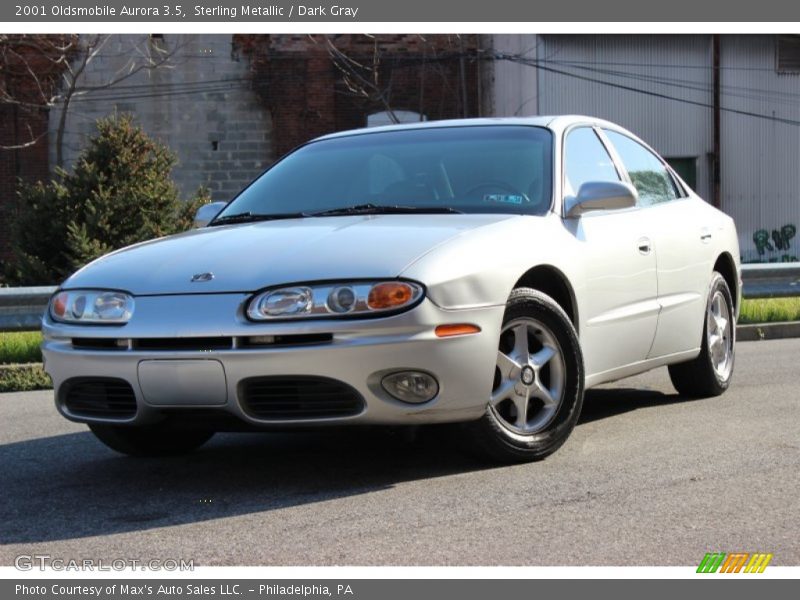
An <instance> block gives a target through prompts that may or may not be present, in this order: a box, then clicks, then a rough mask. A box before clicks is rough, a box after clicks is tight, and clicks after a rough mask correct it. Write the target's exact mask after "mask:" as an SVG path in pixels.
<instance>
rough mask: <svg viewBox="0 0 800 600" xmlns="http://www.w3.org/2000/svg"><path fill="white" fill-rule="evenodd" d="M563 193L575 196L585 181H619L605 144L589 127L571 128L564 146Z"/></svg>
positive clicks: (619, 178)
mask: <svg viewBox="0 0 800 600" xmlns="http://www.w3.org/2000/svg"><path fill="white" fill-rule="evenodd" d="M564 174H565V175H566V178H565V179H566V181H565V182H564V183H565V186H566V189H565V194H566V195H567V196H575V195H576V194H577V193H578V190H580V189H581V186H582V185H583V184H584V183H586V182H587V181H621V177H620V176H619V173H617V169H616V167H615V166H614V161H612V160H611V156H609V154H608V152H607V151H606V148H605V146H603V143H602V142H601V141H600V138H599V137H597V134H596V133H595V132H594V129H592V128H591V127H580V128H578V129H573V130H572V131H570V132H569V134H567V143H566V146H565V147H564Z"/></svg>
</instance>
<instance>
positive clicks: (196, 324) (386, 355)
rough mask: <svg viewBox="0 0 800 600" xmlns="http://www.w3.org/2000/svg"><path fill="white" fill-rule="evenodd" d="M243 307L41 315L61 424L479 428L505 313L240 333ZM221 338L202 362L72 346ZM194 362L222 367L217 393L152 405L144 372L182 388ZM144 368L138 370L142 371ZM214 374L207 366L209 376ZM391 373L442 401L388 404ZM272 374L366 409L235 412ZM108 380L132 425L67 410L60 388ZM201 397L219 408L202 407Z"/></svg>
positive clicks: (212, 298) (187, 300)
mask: <svg viewBox="0 0 800 600" xmlns="http://www.w3.org/2000/svg"><path fill="white" fill-rule="evenodd" d="M248 297H249V296H248V295H246V294H208V295H186V296H150V297H138V298H137V299H136V313H135V315H134V318H133V319H132V320H131V322H129V323H128V324H126V325H124V326H76V325H65V324H62V323H57V322H53V321H52V320H51V319H50V318H49V316H46V317H45V320H44V324H43V332H44V343H43V345H42V350H43V354H44V360H45V370H46V371H47V373H48V374H49V375H50V377H51V378H52V379H53V384H54V388H55V399H56V406H57V407H58V410H59V411H60V412H61V414H63V415H64V416H65V417H66V418H68V419H70V420H74V421H79V422H89V423H90V422H97V423H120V424H123V423H124V424H130V425H142V424H147V423H154V422H158V421H160V420H161V419H163V418H165V414H166V413H167V412H168V413H169V414H170V415H171V418H178V419H180V415H181V414H185V415H186V416H187V417H188V416H190V415H191V414H192V413H193V412H198V411H203V412H205V413H207V412H208V411H209V409H210V408H212V409H213V411H212V412H217V414H220V415H221V416H223V415H224V416H226V417H227V418H228V419H230V417H234V418H235V419H236V420H238V421H239V422H242V423H244V424H246V425H247V426H250V427H256V428H259V427H262V428H269V429H272V428H275V427H276V426H277V427H291V426H298V425H303V426H305V425H324V424H335V423H342V424H344V423H353V424H423V423H442V422H457V421H468V420H472V419H477V418H479V417H480V416H481V415H482V414H483V413H484V411H485V408H486V404H487V401H488V398H489V394H490V391H491V387H492V378H493V375H494V365H495V361H496V354H497V340H498V336H499V331H500V326H501V322H502V317H503V311H504V307H503V306H492V307H484V308H479V309H469V310H445V309H442V308H440V307H438V306H436V305H435V304H433V303H432V302H431V301H430V300H427V299H426V300H423V302H421V303H420V304H419V305H418V306H416V307H415V308H413V309H412V310H410V311H408V312H405V313H402V314H398V315H394V316H389V317H383V318H373V319H358V320H355V319H354V320H335V319H328V320H317V321H295V322H284V323H264V324H261V323H251V322H248V321H247V320H246V319H245V318H244V316H243V312H242V308H243V306H244V303H245V301H246V299H247V298H248ZM454 323H472V324H475V325H478V326H479V327H480V329H481V331H480V333H476V334H472V335H464V336H457V337H450V338H438V337H437V336H436V335H435V333H434V329H435V327H436V326H438V325H443V324H454ZM320 334H325V335H326V336H328V340H329V341H325V342H321V343H313V342H312V343H301V344H297V345H291V344H289V345H284V346H280V347H266V346H264V347H250V346H247V347H245V346H242V345H240V344H238V343H237V341H236V340H241V339H245V338H252V336H309V335H310V336H314V335H320ZM220 336H227V337H230V338H232V339H233V340H234V343H233V346H232V347H231V348H228V349H216V350H202V351H200V350H191V349H190V350H187V349H178V348H173V349H158V350H152V349H148V350H145V349H142V348H139V347H137V346H136V344H134V343H130V344H128V345H127V346H126V347H125V346H123V347H120V348H117V347H110V348H107V349H106V348H98V349H86V348H85V347H82V346H80V345H77V347H76V344H77V342H76V343H75V344H74V343H73V340H82V341H83V343H84V344H85V341H86V340H87V339H89V340H94V341H96V340H98V339H103V340H127V341H128V342H131V341H132V340H148V339H153V338H160V339H162V340H163V339H175V340H185V339H186V338H208V337H217V338H218V337H220ZM290 339H291V338H290ZM297 339H301V338H297ZM170 361H171V362H170ZM179 361H180V362H179ZM187 361H188V362H187ZM195 361H198V362H195ZM199 361H216V363H218V364H219V365H220V367H221V369H219V370H220V372H221V375H220V376H219V377H218V378H217V380H216V381H217V384H218V385H217V388H218V393H217V392H210V391H209V390H212V389H214V385H213V382H209V381H208V380H207V379H206V378H204V377H202V376H200V377H197V380H196V381H192V380H189V381H183V382H182V383H181V386H180V389H181V390H182V391H181V392H180V397H175V398H174V402H172V401H170V399H169V398H167V399H166V400H165V398H163V397H158V398H155V396H158V394H157V393H154V391H153V390H154V384H153V380H152V378H151V379H150V380H149V381H144V380H143V377H149V375H147V373H148V372H150V371H152V368H151V367H152V365H156V366H159V365H160V366H165V367H166V368H167V372H169V369H173V371H174V373H175V375H176V376H177V377H181V376H182V375H184V374H186V373H191V372H192V371H191V368H189V367H190V366H191V365H200V364H201V363H200V362H199ZM204 364H208V363H204ZM143 365H147V368H146V369H143ZM184 365H185V366H186V367H187V368H184V367H183V366H184ZM216 369H217V367H216V365H215V366H214V369H212V370H211V371H214V370H216ZM400 370H420V371H425V372H428V373H431V374H433V375H434V376H435V377H436V379H437V381H438V383H439V393H438V394H437V395H436V397H435V398H433V399H432V400H430V401H428V402H426V403H424V404H419V405H414V404H407V403H403V402H400V401H398V400H395V399H394V398H392V397H391V396H390V395H389V394H388V393H386V392H385V390H383V389H382V387H381V386H380V380H381V379H382V377H383V376H384V375H386V374H388V373H389V372H393V371H400ZM200 371H203V369H200ZM207 371H208V370H207V369H206V370H205V371H203V372H207ZM272 375H274V376H278V375H281V376H314V377H324V378H330V379H332V380H336V381H339V382H343V383H345V384H347V385H349V386H351V387H352V388H354V389H355V390H356V391H357V392H358V393H359V394H360V395H361V396H362V397H363V400H364V405H363V410H361V411H360V412H358V414H352V415H347V416H341V417H339V416H337V417H324V418H316V417H312V418H304V417H299V416H294V417H291V418H280V419H272V418H261V417H258V416H256V415H254V414H253V413H252V411H248V410H247V409H246V407H245V406H243V403H242V401H241V400H242V399H241V397H240V396H241V389H242V386H241V383H242V381H244V380H246V379H248V378H253V377H262V376H272ZM108 377H111V378H116V379H121V380H124V381H125V382H127V383H128V384H130V386H131V388H132V389H133V393H134V395H135V398H136V411H135V415H133V416H131V417H126V418H124V419H117V418H109V417H107V416H88V415H86V414H75V413H74V412H72V411H70V409H69V408H68V407H67V406H66V405H65V402H64V391H65V389H66V387H67V386H65V383H67V384H69V382H71V381H75V380H76V378H108ZM184 379H186V378H185V377H184ZM190 379H191V378H190ZM156 387H158V385H157V384H156ZM210 394H211V395H214V398H217V397H218V399H217V400H215V399H214V398H209V395H210ZM162 396H163V395H162ZM198 399H200V400H201V401H199V402H198Z"/></svg>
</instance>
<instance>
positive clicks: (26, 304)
mask: <svg viewBox="0 0 800 600" xmlns="http://www.w3.org/2000/svg"><path fill="white" fill-rule="evenodd" d="M742 279H743V280H744V289H743V290H742V292H743V294H744V297H745V298H784V297H789V296H800V263H769V264H757V265H742ZM55 290H56V288H55V287H25V288H0V331H32V330H35V329H39V327H41V324H42V315H43V314H44V310H45V308H47V302H48V300H49V299H50V296H51V295H52V294H53V292H55Z"/></svg>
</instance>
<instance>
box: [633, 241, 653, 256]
mask: <svg viewBox="0 0 800 600" xmlns="http://www.w3.org/2000/svg"><path fill="white" fill-rule="evenodd" d="M636 245H637V246H638V249H639V254H650V250H652V245H651V244H650V239H649V238H646V237H645V238H641V239H640V240H639V241H638V242H636Z"/></svg>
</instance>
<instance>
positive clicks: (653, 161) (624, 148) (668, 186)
mask: <svg viewBox="0 0 800 600" xmlns="http://www.w3.org/2000/svg"><path fill="white" fill-rule="evenodd" d="M604 133H605V134H606V136H608V139H609V140H610V141H611V143H612V144H613V145H614V148H616V150H617V153H618V154H619V156H620V158H621V159H622V164H624V165H625V168H626V169H627V170H628V175H629V176H630V178H631V183H632V184H633V186H634V187H635V188H636V191H637V192H639V204H640V205H641V206H652V205H653V204H660V203H662V202H669V201H670V200H675V199H676V198H677V197H678V195H679V194H678V191H677V188H676V187H675V181H674V180H673V179H672V176H671V175H670V174H669V171H667V168H666V167H665V166H664V163H662V162H661V160H659V158H658V157H657V156H656V155H655V154H653V153H652V152H650V150H648V149H647V148H645V147H644V146H642V145H641V144H640V143H639V142H636V141H634V140H632V139H631V138H629V137H628V136H626V135H622V134H621V133H617V132H616V131H608V130H604Z"/></svg>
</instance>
